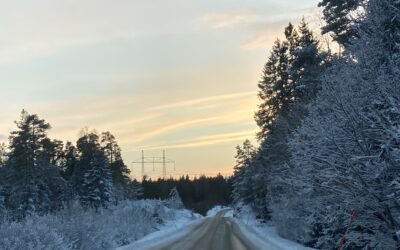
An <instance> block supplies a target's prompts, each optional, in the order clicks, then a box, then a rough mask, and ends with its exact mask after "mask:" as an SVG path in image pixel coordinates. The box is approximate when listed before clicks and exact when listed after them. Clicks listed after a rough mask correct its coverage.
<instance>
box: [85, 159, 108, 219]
mask: <svg viewBox="0 0 400 250" xmlns="http://www.w3.org/2000/svg"><path fill="white" fill-rule="evenodd" d="M112 186H113V185H112V178H111V170H110V168H109V165H108V163H107V160H106V157H105V156H104V153H103V152H101V151H96V152H95V153H94V154H93V158H92V159H91V161H90V166H89V167H88V169H87V170H86V171H85V174H84V177H83V183H82V192H81V194H80V201H81V203H82V205H83V206H85V207H93V208H95V210H96V211H97V210H98V209H99V208H100V207H107V206H108V204H109V203H110V202H111V200H112Z"/></svg>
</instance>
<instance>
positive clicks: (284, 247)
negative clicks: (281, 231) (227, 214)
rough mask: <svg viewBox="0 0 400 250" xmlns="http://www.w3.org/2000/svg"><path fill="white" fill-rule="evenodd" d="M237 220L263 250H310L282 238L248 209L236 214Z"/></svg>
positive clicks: (247, 234)
mask: <svg viewBox="0 0 400 250" xmlns="http://www.w3.org/2000/svg"><path fill="white" fill-rule="evenodd" d="M234 215H235V216H234V217H235V220H236V221H237V223H238V224H239V225H240V226H241V229H242V232H243V233H244V234H246V236H247V237H248V238H249V239H250V240H252V241H253V242H255V243H256V244H257V245H260V246H264V247H263V249H277V250H310V249H312V248H308V247H304V246H302V245H300V244H298V243H296V242H292V241H290V240H287V239H284V238H282V237H280V236H279V235H278V233H277V231H276V229H275V228H274V227H273V226H272V225H268V224H266V223H261V222H260V221H259V220H257V219H256V216H255V215H254V213H253V212H252V211H251V209H250V208H248V207H241V212H240V213H237V212H236V213H235V214H234Z"/></svg>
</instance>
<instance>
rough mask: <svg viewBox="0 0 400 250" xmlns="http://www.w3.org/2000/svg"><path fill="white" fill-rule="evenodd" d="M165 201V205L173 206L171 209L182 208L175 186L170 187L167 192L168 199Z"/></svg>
mask: <svg viewBox="0 0 400 250" xmlns="http://www.w3.org/2000/svg"><path fill="white" fill-rule="evenodd" d="M166 202H167V204H166V205H167V206H168V207H169V208H173V209H182V208H183V202H182V200H181V197H180V195H179V192H178V189H177V188H176V187H174V188H172V189H171V191H170V192H169V197H168V200H167V201H166Z"/></svg>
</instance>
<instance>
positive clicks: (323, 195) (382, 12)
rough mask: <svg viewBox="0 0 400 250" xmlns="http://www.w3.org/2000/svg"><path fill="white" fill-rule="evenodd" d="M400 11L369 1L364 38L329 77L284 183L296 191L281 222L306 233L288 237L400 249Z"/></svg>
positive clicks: (283, 206)
mask: <svg viewBox="0 0 400 250" xmlns="http://www.w3.org/2000/svg"><path fill="white" fill-rule="evenodd" d="M399 5H400V2H398V1H395V0H370V1H369V2H368V5H366V7H365V18H364V19H363V20H361V22H360V23H359V28H358V30H357V32H358V36H359V38H358V39H357V40H354V41H353V42H352V45H349V46H348V47H347V53H348V55H346V56H345V57H344V58H342V59H340V60H337V61H336V62H334V64H333V66H332V67H330V68H329V70H328V71H327V72H326V74H325V76H324V81H323V84H322V90H321V91H320V93H319V96H318V98H317V99H316V101H315V102H314V103H312V105H311V106H310V109H309V114H310V115H309V117H308V118H307V119H306V120H305V121H304V123H303V125H302V126H301V127H300V128H299V129H298V130H297V132H296V133H295V136H294V138H293V139H292V140H290V143H289V145H290V153H291V161H290V163H289V165H288V167H287V169H288V170H289V171H288V172H287V173H288V175H287V178H286V179H282V181H281V182H282V184H286V185H288V186H291V188H290V189H288V190H287V193H286V194H285V195H284V197H281V199H280V201H279V202H277V205H276V206H275V209H274V210H273V218H279V223H281V224H287V225H290V223H291V222H292V221H297V222H299V225H303V226H301V227H285V228H284V229H285V230H281V233H282V234H284V235H285V236H287V237H291V238H292V239H296V240H300V241H302V242H303V243H308V244H310V245H312V246H314V247H317V248H323V249H332V248H335V247H337V246H338V244H339V241H340V239H342V238H343V237H345V239H346V240H345V245H344V247H345V248H347V249H397V248H398V247H399V239H398V236H397V234H396V232H398V231H399V229H400V226H399V215H400V206H399V201H400V196H399V195H400V192H399V185H398V183H399V179H400V168H399V166H400V164H399V163H400V154H399V152H400V150H399V147H400V146H399V145H400V144H399V138H400V137H399V120H400V89H399V82H400V71H399V66H400V55H399V44H400V32H399V30H400V25H399V21H400V20H399V15H398V13H399V7H400V6H399ZM294 197H301V199H291V198H294ZM355 211H358V213H354V212H355ZM352 214H356V216H354V217H355V218H354V223H353V224H352V226H351V227H350V228H348V223H349V219H350V218H351V217H352Z"/></svg>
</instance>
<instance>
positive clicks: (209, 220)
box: [119, 209, 309, 250]
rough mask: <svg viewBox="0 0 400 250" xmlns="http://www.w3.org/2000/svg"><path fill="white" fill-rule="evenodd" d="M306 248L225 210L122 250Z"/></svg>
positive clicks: (159, 232) (264, 249)
mask: <svg viewBox="0 0 400 250" xmlns="http://www.w3.org/2000/svg"><path fill="white" fill-rule="evenodd" d="M137 249H140V250H150V249H151V250H256V249H260V250H289V249H290V250H304V249H309V248H305V247H302V246H300V245H298V244H296V243H293V242H290V241H288V240H284V239H281V238H279V237H276V236H273V235H272V234H271V235H269V236H267V235H264V237H260V235H259V234H257V232H255V231H253V230H252V229H251V228H249V227H248V226H247V225H245V224H243V223H241V222H240V221H237V220H236V219H234V218H233V217H232V210H230V209H224V210H221V211H219V212H217V213H216V214H215V215H214V216H209V217H205V218H202V219H199V220H196V221H195V222H193V223H191V224H189V225H186V226H182V227H180V228H176V229H172V230H168V229H166V230H161V231H158V232H156V233H154V234H152V235H148V236H147V237H145V238H144V239H142V240H139V241H137V242H135V243H133V244H130V245H128V246H124V247H122V248H119V250H137Z"/></svg>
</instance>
